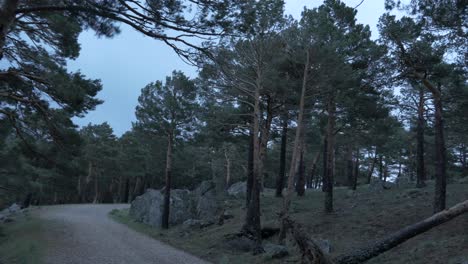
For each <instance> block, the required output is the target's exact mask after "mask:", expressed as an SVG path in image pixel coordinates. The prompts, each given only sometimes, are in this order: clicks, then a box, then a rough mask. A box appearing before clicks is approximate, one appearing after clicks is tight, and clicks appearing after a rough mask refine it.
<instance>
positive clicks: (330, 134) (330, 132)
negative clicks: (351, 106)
mask: <svg viewBox="0 0 468 264" xmlns="http://www.w3.org/2000/svg"><path fill="white" fill-rule="evenodd" d="M335 111H336V105H335V98H334V95H330V98H329V102H328V124H327V145H328V146H327V157H326V159H327V167H326V174H324V175H325V176H326V180H325V181H324V183H326V185H325V186H324V191H325V200H324V207H325V212H326V213H331V212H333V181H334V168H335V166H334V165H335Z"/></svg>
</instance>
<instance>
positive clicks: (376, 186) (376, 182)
mask: <svg viewBox="0 0 468 264" xmlns="http://www.w3.org/2000/svg"><path fill="white" fill-rule="evenodd" d="M394 186H395V184H394V183H393V182H384V181H381V180H380V179H372V181H371V183H370V185H369V188H370V189H372V190H384V189H391V188H392V187H394Z"/></svg>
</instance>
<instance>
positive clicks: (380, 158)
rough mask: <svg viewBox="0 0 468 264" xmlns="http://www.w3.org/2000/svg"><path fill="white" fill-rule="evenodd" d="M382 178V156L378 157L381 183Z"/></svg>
mask: <svg viewBox="0 0 468 264" xmlns="http://www.w3.org/2000/svg"><path fill="white" fill-rule="evenodd" d="M383 178H384V165H383V156H382V154H380V155H379V179H380V180H381V181H383Z"/></svg>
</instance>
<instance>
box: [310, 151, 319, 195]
mask: <svg viewBox="0 0 468 264" xmlns="http://www.w3.org/2000/svg"><path fill="white" fill-rule="evenodd" d="M320 153H321V151H320V150H319V151H317V154H315V157H314V160H313V162H312V167H311V170H310V176H309V184H310V185H308V188H313V189H316V188H317V186H316V184H315V182H317V179H318V175H316V172H317V163H318V160H319V159H320Z"/></svg>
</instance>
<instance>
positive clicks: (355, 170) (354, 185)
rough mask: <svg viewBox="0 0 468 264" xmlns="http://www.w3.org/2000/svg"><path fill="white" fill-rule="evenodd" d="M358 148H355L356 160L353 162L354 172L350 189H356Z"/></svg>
mask: <svg viewBox="0 0 468 264" xmlns="http://www.w3.org/2000/svg"><path fill="white" fill-rule="evenodd" d="M359 155H360V153H359V148H357V149H356V162H355V163H354V173H353V184H352V186H351V189H352V190H356V189H357V182H358V177H359Z"/></svg>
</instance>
